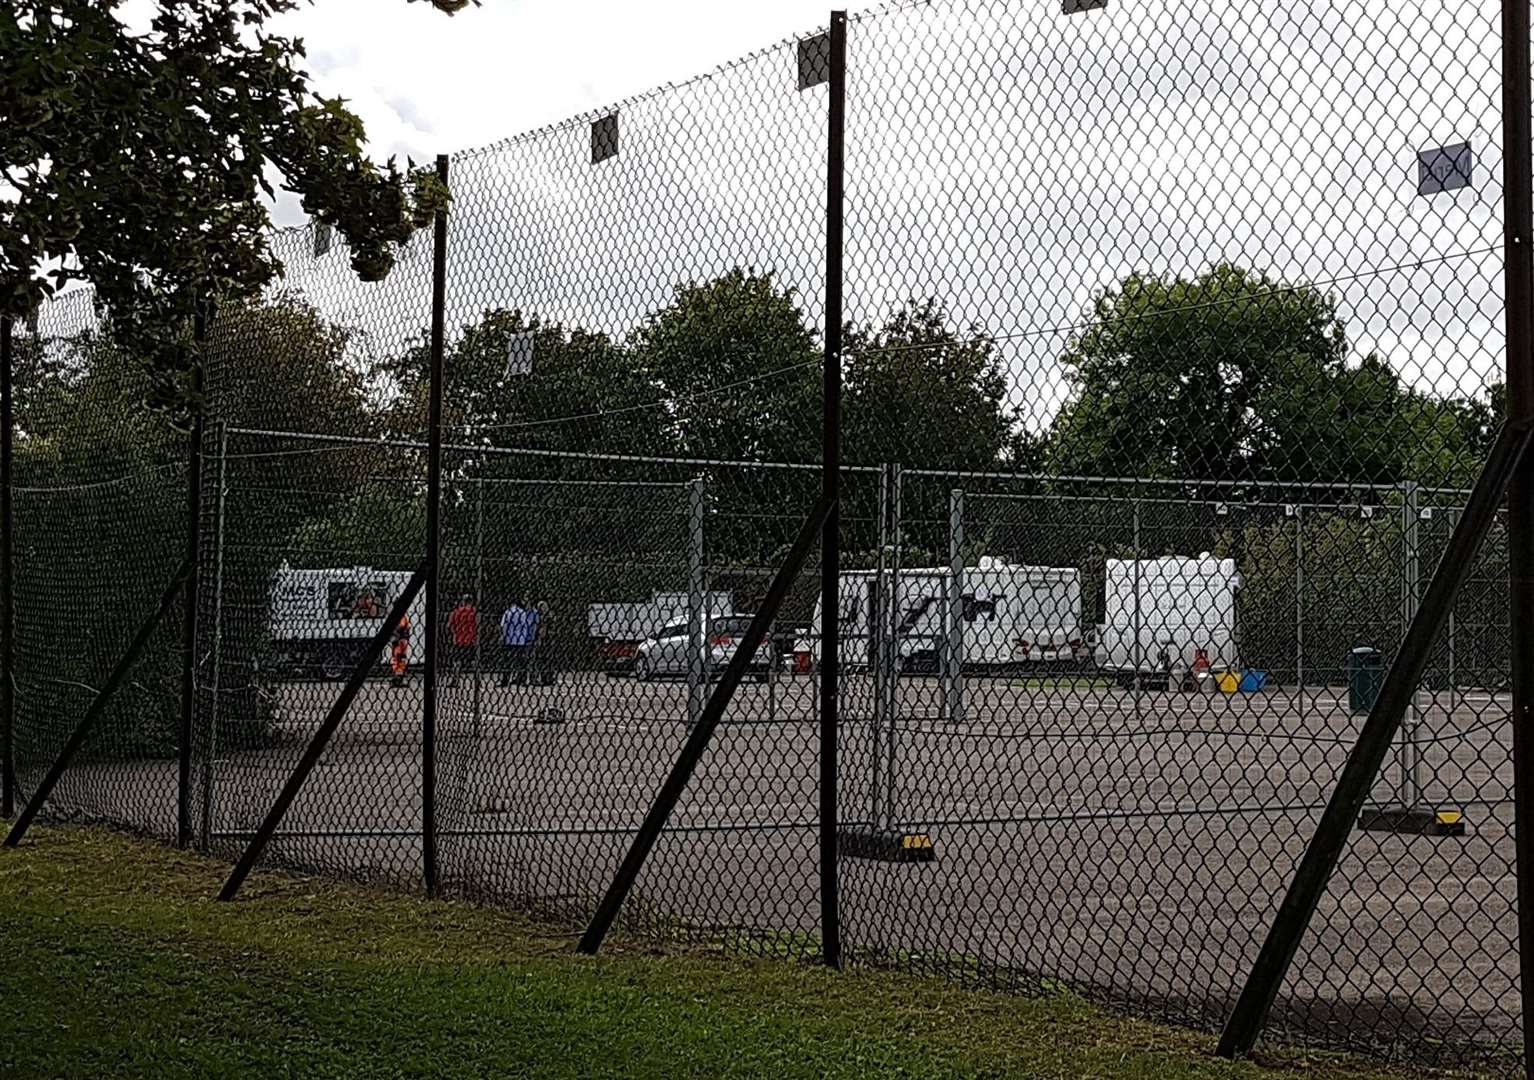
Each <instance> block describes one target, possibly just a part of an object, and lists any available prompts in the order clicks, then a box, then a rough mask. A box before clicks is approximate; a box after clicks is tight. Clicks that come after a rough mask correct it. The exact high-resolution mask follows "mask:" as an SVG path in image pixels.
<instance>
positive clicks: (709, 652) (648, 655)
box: [634, 615, 776, 682]
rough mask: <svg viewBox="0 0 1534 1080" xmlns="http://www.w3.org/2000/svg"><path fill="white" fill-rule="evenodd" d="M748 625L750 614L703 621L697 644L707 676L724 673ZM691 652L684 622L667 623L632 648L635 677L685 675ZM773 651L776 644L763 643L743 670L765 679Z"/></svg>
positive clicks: (715, 617)
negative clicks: (657, 631)
mask: <svg viewBox="0 0 1534 1080" xmlns="http://www.w3.org/2000/svg"><path fill="white" fill-rule="evenodd" d="M750 626H751V616H750V615H715V616H713V617H712V618H709V619H706V620H705V621H704V623H703V638H704V641H703V642H702V643H700V644H701V646H702V652H703V656H704V664H705V670H706V671H707V673H708V677H709V678H711V679H712V678H717V677H718V676H719V675H721V674H723V672H724V669H725V666H726V665H728V664H729V662H730V658H731V657H733V656H734V655H735V649H736V647H737V646H738V645H739V644H740V641H741V639H742V638H744V637H745V636H746V630H747V629H748V628H749V627H750ZM694 651H695V650H690V649H689V648H688V633H687V624H686V623H675V624H673V625H671V626H668V627H666V628H665V629H664V630H662V631H661V632H660V633H658V634H656V635H655V636H654V637H651V638H646V639H645V640H644V641H641V642H640V643H639V647H638V648H637V649H635V651H634V678H636V679H642V680H646V681H648V680H650V679H654V678H657V677H659V676H662V675H686V674H687V667H688V663H687V660H688V655H689V653H691V652H694ZM775 651H776V646H775V645H774V644H773V643H772V642H770V641H764V642H762V644H761V646H760V647H759V648H758V649H757V650H756V655H755V656H753V657H752V658H751V663H750V664H749V665H748V666H747V668H746V673H747V674H748V675H751V676H753V677H755V679H756V681H757V682H766V681H767V674H768V672H769V671H770V670H771V667H772V663H773V654H774V652H775Z"/></svg>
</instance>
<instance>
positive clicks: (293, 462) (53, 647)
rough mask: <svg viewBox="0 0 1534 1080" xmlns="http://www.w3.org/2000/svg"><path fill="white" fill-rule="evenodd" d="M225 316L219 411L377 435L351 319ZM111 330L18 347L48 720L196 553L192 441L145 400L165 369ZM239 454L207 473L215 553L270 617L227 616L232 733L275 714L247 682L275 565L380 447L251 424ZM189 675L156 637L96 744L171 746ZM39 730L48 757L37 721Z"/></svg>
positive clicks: (259, 310)
mask: <svg viewBox="0 0 1534 1080" xmlns="http://www.w3.org/2000/svg"><path fill="white" fill-rule="evenodd" d="M216 326H217V327H218V330H217V331H216V332H215V333H214V334H213V335H212V337H211V338H210V340H209V342H208V344H207V348H206V353H207V357H208V361H209V364H210V366H212V367H213V368H214V369H215V370H216V371H219V372H220V374H221V375H223V376H224V377H221V378H220V379H219V380H218V387H219V392H220V393H221V394H222V395H223V397H222V398H221V402H220V404H221V406H222V408H221V415H223V416H224V417H225V418H226V419H227V420H228V421H229V423H230V424H231V425H248V426H262V425H263V424H265V423H269V422H270V421H271V420H272V419H273V418H277V417H281V418H285V419H288V420H290V421H291V422H292V423H293V425H294V426H295V427H296V429H297V430H310V431H328V432H334V433H340V434H348V435H364V434H368V433H370V432H372V431H373V430H376V427H377V424H376V420H375V419H374V417H373V415H372V413H371V410H370V409H369V405H368V400H367V395H366V393H365V385H364V381H363V378H362V374H361V373H360V372H358V371H357V370H356V369H355V368H353V367H352V366H350V364H349V363H348V361H347V344H348V338H347V332H346V331H343V330H340V329H338V328H336V327H333V326H331V325H329V324H328V323H326V322H325V321H324V320H323V319H321V318H320V316H319V315H318V314H317V313H316V312H315V311H314V310H313V309H312V308H309V307H307V306H305V305H303V304H300V303H298V302H296V301H291V300H289V301H285V302H272V303H258V302H250V303H243V304H233V305H229V306H227V307H226V308H224V309H223V311H222V312H221V314H220V318H219V320H218V322H217V324H216ZM109 331H110V327H109V328H108V330H107V331H98V332H91V333H85V334H81V335H78V336H76V337H74V338H68V339H61V340H56V341H52V342H46V343H44V342H39V341H37V340H36V339H28V340H26V341H25V342H24V343H23V345H24V347H23V348H22V349H21V350H18V357H17V359H18V360H19V361H20V364H19V366H18V375H22V374H23V373H24V374H25V376H26V380H25V385H26V392H25V393H21V394H18V397H17V405H18V409H17V423H16V427H17V441H16V466H15V476H16V485H17V490H16V560H17V581H18V586H19V591H18V622H19V623H20V625H21V626H22V628H23V631H22V633H23V636H22V639H21V640H22V642H23V645H24V647H25V649H26V651H27V653H28V655H29V658H30V659H29V662H28V663H27V664H26V665H24V666H25V667H26V669H27V671H29V672H33V673H37V674H38V675H39V676H41V677H39V678H38V681H37V684H36V685H35V686H31V687H29V688H28V691H29V692H28V694H27V696H26V699H25V700H27V701H31V702H33V704H32V705H31V706H28V709H27V710H26V711H25V718H30V719H31V720H32V722H34V723H39V724H41V723H43V722H46V720H47V718H48V715H49V713H48V710H49V709H52V710H53V713H52V715H69V714H70V713H71V712H73V711H77V709H78V708H79V701H78V699H77V698H69V697H67V696H60V695H61V694H62V691H60V690H59V687H60V686H63V685H68V684H70V683H71V681H72V682H73V683H75V684H80V685H88V686H95V685H100V680H101V679H102V678H104V677H105V675H106V670H107V669H108V668H109V667H110V665H111V664H112V663H114V662H115V661H116V659H117V658H118V656H120V655H121V652H122V649H123V647H124V646H125V645H126V644H127V641H128V639H129V638H130V637H131V636H132V634H133V631H134V629H135V627H136V626H137V625H138V623H139V622H140V621H141V620H142V618H143V617H144V614H145V613H146V612H148V611H150V610H152V609H153V608H154V606H155V604H156V603H157V602H158V599H159V595H160V591H161V590H162V589H164V587H165V583H166V580H167V579H168V577H169V575H170V571H171V568H172V567H174V566H175V565H176V564H177V563H178V562H179V560H180V559H181V557H182V555H183V553H184V551H185V545H186V527H187V522H186V518H185V513H186V474H185V471H184V469H185V462H186V439H187V436H186V435H185V433H184V432H182V431H180V430H178V429H177V428H176V427H175V426H174V425H173V424H172V423H171V421H170V418H169V417H167V416H166V415H165V414H163V413H159V412H153V411H150V410H146V409H145V408H143V404H142V403H143V400H144V394H145V392H146V389H147V385H148V382H149V379H150V377H151V376H150V372H149V370H148V368H147V367H146V365H145V364H144V363H143V362H142V360H141V358H140V357H139V356H137V355H135V354H134V353H133V352H132V351H131V350H129V349H127V348H125V347H124V346H123V345H122V344H121V343H120V342H119V341H117V340H116V339H115V338H114V337H113V336H112V335H111V333H110V332H109ZM225 368H228V369H229V370H228V371H227V373H225V372H224V369H225ZM228 450H229V453H228V454H227V456H226V455H223V454H219V453H216V452H215V453H213V454H210V455H209V456H208V457H207V458H206V459H205V468H206V472H205V477H207V479H208V480H209V481H214V480H216V482H217V483H218V487H219V489H220V491H221V493H222V494H223V495H224V497H222V498H220V499H218V500H209V501H208V504H207V506H206V507H205V510H206V511H207V512H208V513H209V514H210V515H212V514H214V513H217V514H218V519H219V521H220V522H221V525H220V537H221V540H222V543H220V544H218V545H211V544H210V545H209V548H208V549H207V550H208V551H209V552H210V554H211V552H212V551H214V550H217V551H218V557H219V560H220V574H221V577H220V584H221V586H222V588H221V596H222V598H223V600H224V602H225V603H226V605H227V610H228V611H231V612H236V613H238V612H246V611H249V612H258V613H262V614H259V615H257V616H256V617H243V616H238V615H236V616H235V617H230V618H226V619H224V620H222V622H221V624H220V627H219V630H220V633H221V635H222V640H223V656H224V668H223V688H224V691H225V692H226V693H227V695H228V696H227V698H226V699H225V700H224V703H223V707H222V708H221V710H220V723H221V725H224V726H225V727H226V728H228V729H230V730H231V731H232V730H233V728H247V729H248V728H250V727H253V726H255V725H256V724H257V723H258V721H259V719H260V718H259V715H258V714H259V711H260V696H259V695H256V694H251V693H246V692H244V691H246V690H247V689H249V686H248V685H247V677H248V676H250V675H252V674H253V672H252V661H253V658H256V657H259V656H260V655H261V653H262V651H263V647H264V642H265V639H266V632H267V631H266V622H265V617H264V611H265V603H266V597H267V596H268V595H269V591H270V588H271V579H272V572H273V571H274V570H275V569H276V567H277V565H278V564H279V563H280V562H281V561H282V560H283V559H284V558H285V557H287V555H288V554H289V553H290V552H291V551H292V550H293V541H294V538H295V537H297V538H299V539H303V538H305V537H306V536H307V535H308V532H306V527H307V526H308V525H309V523H310V522H312V521H314V520H316V519H323V518H324V517H326V516H327V515H328V514H330V513H332V512H333V510H334V508H335V507H337V506H345V505H347V504H348V503H349V502H350V500H351V499H352V498H353V496H354V493H355V492H356V491H358V490H361V489H362V488H363V486H364V485H365V484H366V482H367V480H368V478H369V475H370V474H371V473H372V471H373V470H374V469H375V468H376V467H377V463H378V455H379V453H380V452H379V451H378V450H377V449H376V447H373V446H364V447H352V446H341V447H340V448H339V450H338V447H337V446H336V445H335V444H323V443H316V442H314V441H310V440H305V441H300V440H295V439H294V438H292V437H290V436H281V437H276V438H262V437H257V436H240V437H238V438H237V439H234V440H232V441H231V442H230V444H229V447H228ZM415 504H416V506H417V507H419V499H418V498H417V499H416V500H415ZM215 507H216V509H215ZM417 514H419V510H417ZM312 531H313V530H309V532H312ZM169 625H170V626H172V627H174V626H176V625H178V624H177V623H176V621H175V620H174V619H173V620H171V622H170V624H169ZM179 673H180V660H179V648H178V646H177V639H176V637H175V635H174V634H171V633H167V634H164V635H162V636H160V637H157V638H156V639H155V640H154V643H153V647H152V648H151V649H150V650H149V651H148V652H147V653H146V654H145V656H144V657H143V659H142V660H140V662H139V664H138V666H137V667H136V669H135V675H134V685H135V686H136V687H142V688H143V689H144V691H145V692H136V693H133V694H129V695H124V697H123V698H122V699H121V702H120V704H119V705H117V706H114V709H115V711H114V714H113V718H112V720H111V722H110V723H109V724H105V725H102V731H103V734H102V736H101V740H102V741H101V743H100V744H99V745H94V746H93V748H92V752H93V753H96V754H98V755H103V754H109V755H112V756H116V757H132V756H139V755H152V754H157V753H168V752H171V751H172V750H173V749H174V747H175V745H176V734H175V723H176V715H177V712H176V709H175V708H174V706H173V704H172V703H173V702H174V701H175V700H176V698H177V694H178V693H179V690H178V686H179V678H180V674H179ZM29 677H30V676H29ZM29 732H30V734H29V741H28V742H27V743H26V746H27V747H28V753H35V752H36V750H37V748H38V747H39V746H40V745H41V742H40V740H39V738H38V735H39V732H38V730H37V729H36V728H31V729H29ZM226 745H227V744H226Z"/></svg>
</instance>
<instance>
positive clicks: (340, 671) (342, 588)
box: [271, 563, 426, 679]
mask: <svg viewBox="0 0 1534 1080" xmlns="http://www.w3.org/2000/svg"><path fill="white" fill-rule="evenodd" d="M409 581H410V572H409V571H407V570H374V569H373V568H372V567H368V566H353V567H341V568H329V569H319V570H295V569H293V568H292V567H290V566H289V565H288V564H287V563H283V564H282V566H281V567H280V568H279V569H278V571H277V573H276V575H275V576H274V577H273V579H272V597H271V634H272V648H273V652H274V653H275V654H276V659H277V663H278V665H279V666H280V667H281V668H282V669H283V670H286V671H290V672H295V673H302V674H318V675H320V676H321V677H323V678H326V679H341V678H345V677H346V675H347V674H348V673H349V672H350V671H351V669H352V668H353V667H355V666H356V663H357V659H358V657H360V656H361V655H362V651H363V648H364V647H365V646H366V645H367V643H368V641H369V639H371V638H372V636H373V635H374V634H375V633H377V632H378V629H379V627H381V626H382V625H383V621H384V616H385V615H387V614H388V612H389V608H390V607H392V606H393V604H394V602H395V600H397V599H398V598H399V594H400V592H401V591H403V589H404V588H405V586H406V584H407V583H408V582H409ZM425 614H426V596H425V590H422V591H421V592H420V593H418V594H417V595H416V598H415V599H414V600H413V601H411V604H410V608H409V609H408V611H407V615H408V616H409V619H410V630H411V633H410V649H409V653H408V654H407V656H408V659H409V663H410V664H411V665H412V666H415V665H417V664H420V663H423V662H424V660H425V656H426V646H425V635H426V621H425ZM388 662H389V650H388V649H387V648H385V649H384V650H383V651H382V653H381V654H380V657H379V664H380V665H387V664H388Z"/></svg>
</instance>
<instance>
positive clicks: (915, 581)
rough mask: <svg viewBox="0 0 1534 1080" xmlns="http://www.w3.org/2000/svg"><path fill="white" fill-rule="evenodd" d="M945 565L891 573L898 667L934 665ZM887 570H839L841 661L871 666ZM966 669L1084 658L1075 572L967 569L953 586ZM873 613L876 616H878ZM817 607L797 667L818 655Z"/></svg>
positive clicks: (941, 634) (990, 561)
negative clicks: (957, 595) (956, 591)
mask: <svg viewBox="0 0 1534 1080" xmlns="http://www.w3.org/2000/svg"><path fill="white" fill-rule="evenodd" d="M951 577H952V572H951V571H950V570H949V569H948V568H947V567H912V568H909V569H901V570H900V571H899V573H898V574H897V575H894V581H895V586H896V595H895V598H894V600H895V605H896V607H897V608H898V621H896V625H895V635H896V636H895V649H896V657H897V660H898V663H899V665H900V667H901V669H902V670H908V671H933V670H936V667H937V664H938V657H940V656H941V655H942V650H943V647H944V638H945V613H946V611H947V604H948V599H947V598H948V594H949V583H950V579H951ZM890 580H891V574H890V572H889V571H887V570H886V571H883V572H880V571H877V570H847V571H844V572H843V573H842V575H841V612H840V617H841V633H840V636H841V640H842V649H841V657H842V662H843V663H844V664H847V665H849V666H866V665H867V664H868V663H869V655H870V643H871V642H874V641H877V640H879V639H880V638H881V637H883V636H884V635H885V634H887V633H888V632H889V631H888V629H887V628H886V627H885V626H880V625H878V622H876V620H878V621H883V620H886V619H889V618H890V613H889V608H888V606H886V605H885V604H884V603H882V602H881V600H880V590H881V589H884V588H887V587H888V584H889V582H890ZM959 592H960V602H961V605H962V607H961V611H960V612H959V617H960V619H961V622H962V625H963V639H962V640H963V646H962V647H963V655H964V666H965V667H966V668H987V667H1004V666H1009V665H1023V664H1028V663H1043V662H1048V661H1056V660H1070V659H1073V658H1075V657H1077V656H1085V655H1086V653H1085V646H1084V644H1083V639H1082V634H1081V574H1080V572H1079V571H1078V570H1076V569H1075V568H1073V567H1055V566H1021V565H1017V564H1014V563H1008V562H1005V561H1003V560H1001V559H995V558H991V557H989V556H984V557H982V558H981V559H980V560H979V565H977V566H972V567H966V568H965V569H964V575H963V579H962V581H961V583H960V586H959ZM879 613H882V615H881V614H879ZM820 626H821V608H820V603H819V601H817V602H816V604H815V614H814V618H813V621H812V623H811V625H810V629H809V633H808V634H807V635H806V636H805V637H804V638H803V639H801V640H800V642H799V644H798V645H797V646H796V649H795V651H796V653H798V654H799V656H800V659H799V662H798V666H799V667H801V668H802V667H804V666H807V664H808V663H811V662H814V661H816V660H818V659H819V656H820V635H821V630H820Z"/></svg>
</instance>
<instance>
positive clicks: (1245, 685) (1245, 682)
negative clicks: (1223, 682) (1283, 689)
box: [1239, 669, 1268, 694]
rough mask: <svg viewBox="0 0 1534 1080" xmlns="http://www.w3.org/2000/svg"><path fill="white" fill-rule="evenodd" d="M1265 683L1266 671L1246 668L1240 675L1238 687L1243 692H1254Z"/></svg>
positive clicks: (1266, 680) (1266, 679)
mask: <svg viewBox="0 0 1534 1080" xmlns="http://www.w3.org/2000/svg"><path fill="white" fill-rule="evenodd" d="M1267 685H1268V673H1267V672H1266V671H1257V670H1256V669H1248V670H1247V671H1246V672H1245V673H1244V674H1243V675H1242V676H1241V686H1240V687H1239V689H1240V691H1241V692H1242V693H1243V694H1255V693H1256V692H1257V691H1259V690H1261V689H1262V688H1263V687H1264V686H1267Z"/></svg>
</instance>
